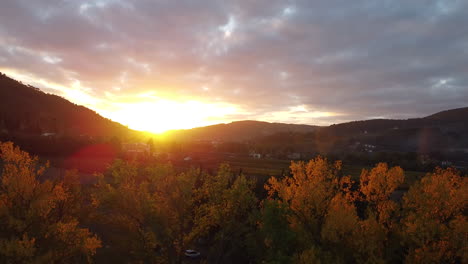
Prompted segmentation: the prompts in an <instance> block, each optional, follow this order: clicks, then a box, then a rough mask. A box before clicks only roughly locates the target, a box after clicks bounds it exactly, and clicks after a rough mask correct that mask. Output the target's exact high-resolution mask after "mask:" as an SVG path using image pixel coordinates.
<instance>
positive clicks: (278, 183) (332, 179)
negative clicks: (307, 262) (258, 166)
mask: <svg viewBox="0 0 468 264" xmlns="http://www.w3.org/2000/svg"><path fill="white" fill-rule="evenodd" d="M290 168H291V172H292V177H285V178H283V179H277V178H274V177H273V178H271V179H270V180H269V181H268V183H267V184H266V185H265V188H266V189H267V190H268V192H269V197H270V199H276V200H277V201H278V202H279V203H280V204H282V205H284V206H286V207H287V208H289V211H290V216H289V217H288V222H289V224H290V226H291V228H292V230H294V232H295V233H296V234H297V235H298V240H299V243H300V248H299V249H298V252H299V255H298V259H301V258H306V259H309V257H305V255H304V256H301V255H302V254H306V255H307V254H308V255H310V254H311V252H313V253H314V254H315V253H317V254H320V255H321V256H318V257H319V258H320V257H322V256H325V255H327V253H326V252H322V238H321V237H322V234H321V233H322V228H323V226H324V224H325V220H326V216H327V212H328V209H329V207H330V204H331V202H332V200H333V198H334V197H335V196H336V195H337V194H338V193H341V192H343V193H349V188H350V183H351V182H350V179H349V177H340V176H339V175H340V170H341V162H335V163H331V162H329V161H328V160H327V159H326V158H322V157H317V158H315V159H313V160H310V161H309V162H308V163H305V162H302V161H300V162H292V163H291V167H290ZM301 252H302V253H301ZM316 257H317V256H315V255H314V258H316ZM324 258H325V257H324Z"/></svg>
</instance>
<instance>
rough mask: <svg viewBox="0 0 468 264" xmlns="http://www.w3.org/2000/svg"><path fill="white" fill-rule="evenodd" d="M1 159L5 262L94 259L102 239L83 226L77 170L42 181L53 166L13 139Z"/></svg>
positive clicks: (0, 249) (0, 254) (0, 236)
mask: <svg viewBox="0 0 468 264" xmlns="http://www.w3.org/2000/svg"><path fill="white" fill-rule="evenodd" d="M0 158H1V161H2V163H3V170H2V174H1V182H0V223H1V225H0V263H64V262H65V263H75V262H76V263H82V262H86V261H87V262H90V261H91V257H92V256H93V255H94V254H95V252H96V249H97V248H99V247H100V246H101V244H100V240H99V239H98V238H97V237H96V236H95V235H93V234H92V233H91V232H90V231H89V230H88V229H86V228H82V227H80V223H79V221H78V219H79V218H78V216H77V212H78V211H79V207H80V205H79V203H78V202H77V201H79V200H80V197H79V195H80V187H79V185H78V184H77V181H76V180H77V178H76V175H73V174H68V175H67V176H66V177H65V179H64V180H55V181H51V180H45V181H39V180H38V178H39V177H41V176H42V175H43V174H44V172H45V170H46V169H47V167H48V165H47V164H46V165H40V164H39V162H38V158H37V157H31V156H30V155H29V154H28V153H26V152H24V151H21V150H20V149H19V148H18V147H15V146H13V143H11V142H8V143H0Z"/></svg>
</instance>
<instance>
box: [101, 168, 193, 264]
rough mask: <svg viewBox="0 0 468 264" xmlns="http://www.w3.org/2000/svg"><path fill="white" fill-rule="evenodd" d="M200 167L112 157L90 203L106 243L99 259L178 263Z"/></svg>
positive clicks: (183, 245)
mask: <svg viewBox="0 0 468 264" xmlns="http://www.w3.org/2000/svg"><path fill="white" fill-rule="evenodd" d="M197 175H198V172H197V171H195V170H189V171H187V172H185V173H176V172H175V171H174V170H173V168H172V167H171V166H169V165H155V166H152V167H138V166H136V164H132V163H128V162H124V161H121V160H119V161H116V162H115V163H114V164H113V165H112V166H111V167H110V168H109V170H108V171H107V172H106V173H105V174H103V175H100V176H99V178H100V179H99V182H98V184H97V185H96V186H95V188H96V190H95V192H94V195H93V197H94V204H95V206H96V211H97V218H96V219H97V220H96V221H97V222H98V223H99V225H100V226H101V229H102V230H103V231H102V232H103V240H104V242H105V243H106V245H108V248H106V249H104V250H103V253H102V254H101V255H102V258H103V259H109V258H111V259H113V261H114V262H119V263H139V262H150V263H179V262H180V261H181V259H180V258H181V256H182V251H183V250H184V248H185V244H184V241H185V240H184V239H185V236H186V235H187V233H188V232H189V231H190V227H191V223H192V218H193V217H192V208H193V206H192V192H193V188H194V183H195V180H196V176H197Z"/></svg>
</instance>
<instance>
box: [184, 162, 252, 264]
mask: <svg viewBox="0 0 468 264" xmlns="http://www.w3.org/2000/svg"><path fill="white" fill-rule="evenodd" d="M254 187H255V182H254V181H252V180H248V179H247V178H246V177H245V176H243V175H240V176H237V177H235V176H234V174H233V173H232V172H231V170H230V168H229V166H228V165H225V164H224V165H221V166H220V168H219V170H218V173H217V174H216V175H208V174H206V175H204V179H203V184H202V186H201V187H200V188H199V189H198V190H197V193H196V196H195V204H198V206H197V207H196V208H195V219H194V227H193V229H192V232H191V234H190V236H189V238H188V239H189V240H191V241H195V240H199V239H202V240H206V241H207V242H208V245H209V252H208V260H209V261H210V262H212V263H228V262H231V263H242V262H245V261H247V260H248V259H249V256H248V252H249V250H248V249H249V246H248V245H249V241H251V239H252V237H251V236H252V234H253V233H254V231H255V227H256V215H257V206H258V205H257V197H256V196H255V194H254V192H253V188H254Z"/></svg>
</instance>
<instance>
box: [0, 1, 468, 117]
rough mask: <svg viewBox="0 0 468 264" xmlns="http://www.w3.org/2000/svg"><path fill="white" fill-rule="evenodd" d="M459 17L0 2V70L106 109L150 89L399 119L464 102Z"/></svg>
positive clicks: (463, 8)
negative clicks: (79, 93)
mask: <svg viewBox="0 0 468 264" xmlns="http://www.w3.org/2000/svg"><path fill="white" fill-rule="evenodd" d="M467 24H468V2H467V1H461V0H460V1H457V0H453V1H424V0H414V1H394V0H392V1H371V0H368V1H348V0H346V1H345V0H332V1H330V0H323V1H308V0H296V1H293V0H290V1H276V0H275V1H271V0H263V1H234V0H233V1H216V0H210V1H197V0H186V1H169V0H166V1H163V0H161V1H150V0H141V1H140V0H138V1H137V0H134V1H124V0H101V1H78V0H73V1H72V0H68V1H66V0H63V1H60V0H54V1H49V0H48V1H45V0H36V1H26V0H3V1H2V2H1V3H0V68H2V69H8V70H12V71H16V72H22V73H23V74H28V75H30V76H34V77H36V78H42V79H44V80H46V81H47V82H49V83H55V84H60V85H62V86H64V87H69V86H72V85H73V84H76V83H77V81H79V84H80V85H79V87H78V88H76V87H75V88H76V89H83V92H85V93H87V94H88V95H90V96H93V97H96V98H98V99H102V100H104V101H106V100H107V101H106V104H111V103H112V101H109V100H112V98H116V97H118V98H124V97H125V96H134V95H137V94H141V93H147V92H149V91H154V92H156V93H157V94H158V95H159V96H172V97H174V96H175V97H178V98H179V99H181V100H186V99H187V100H188V99H195V100H197V99H198V100H203V101H212V102H224V103H228V104H232V105H238V106H239V108H242V109H243V113H239V114H237V115H232V116H231V118H233V119H234V118H239V117H242V118H246V119H261V118H267V119H269V120H273V119H278V120H276V121H281V120H279V119H282V121H284V122H307V123H311V124H313V123H320V124H326V123H335V122H338V121H347V120H352V119H365V118H372V117H390V118H409V117H416V116H421V115H426V114H430V113H433V112H436V111H440V110H444V109H449V108H455V107H462V106H466V102H468V78H467V77H466V73H467V72H468V27H466V25H467ZM109 94H113V95H114V97H109ZM71 99H72V100H73V98H71ZM298 106H304V107H305V108H306V110H307V111H308V113H309V114H307V111H306V112H304V111H299V112H298V111H294V110H291V109H294V107H298ZM96 107H97V108H99V107H98V106H96ZM312 112H332V113H337V114H340V115H337V116H328V117H319V116H317V115H314V114H311V113H312ZM304 113H305V114H304Z"/></svg>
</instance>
